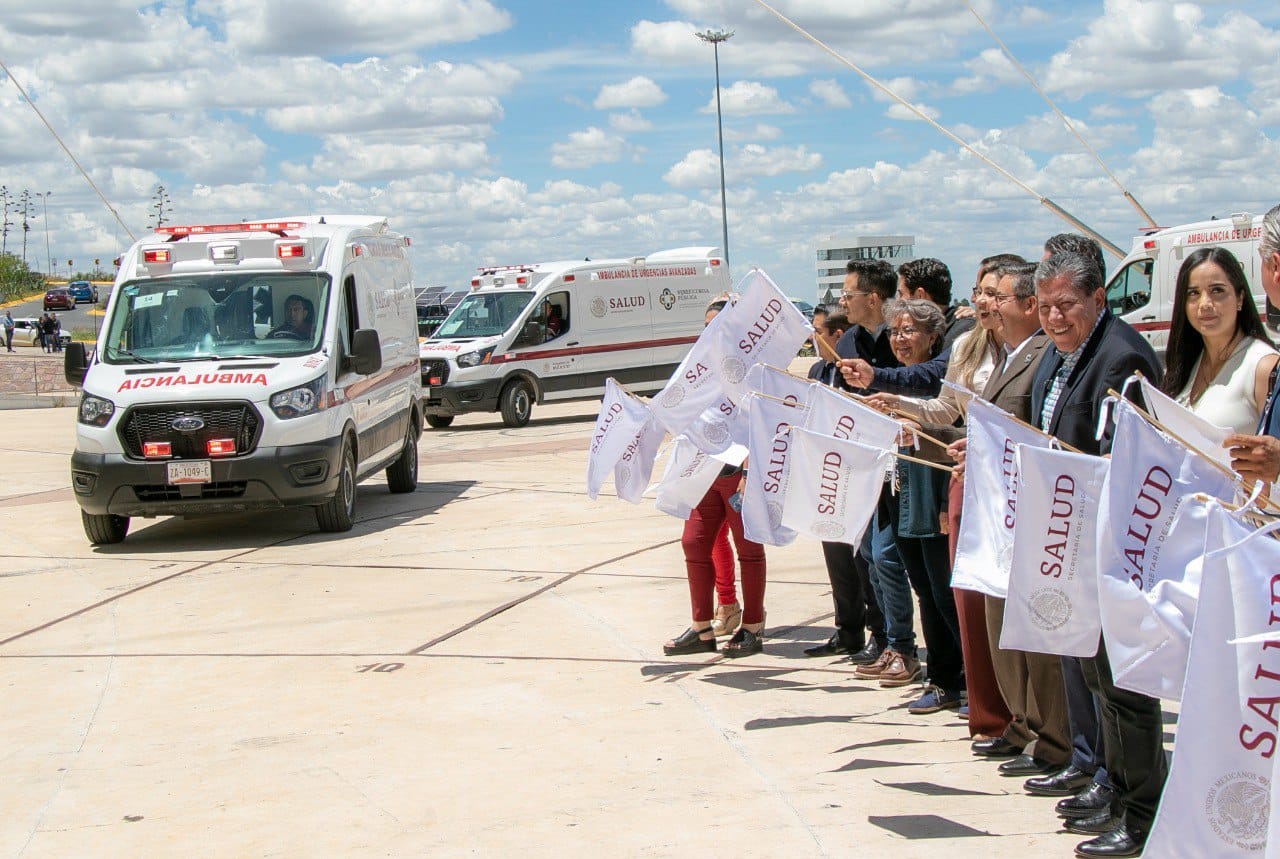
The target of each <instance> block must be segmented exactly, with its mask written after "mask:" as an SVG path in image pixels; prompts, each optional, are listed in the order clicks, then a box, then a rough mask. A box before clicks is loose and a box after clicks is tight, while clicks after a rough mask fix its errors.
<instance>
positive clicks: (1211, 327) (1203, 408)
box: [1161, 247, 1280, 433]
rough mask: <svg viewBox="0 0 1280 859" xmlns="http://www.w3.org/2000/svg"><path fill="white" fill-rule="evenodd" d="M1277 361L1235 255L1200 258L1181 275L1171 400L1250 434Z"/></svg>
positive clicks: (1167, 386) (1168, 376) (1167, 385)
mask: <svg viewBox="0 0 1280 859" xmlns="http://www.w3.org/2000/svg"><path fill="white" fill-rule="evenodd" d="M1278 360H1280V355H1277V353H1276V350H1275V348H1274V345H1273V344H1272V342H1271V338H1270V337H1269V336H1267V331H1266V329H1265V328H1264V327H1263V325H1262V319H1261V318H1260V317H1259V316H1258V308H1257V306H1256V305H1255V304H1254V300H1253V296H1252V295H1251V294H1250V292H1249V282H1248V281H1247V280H1245V276H1244V270H1243V269H1242V268H1241V267H1240V261H1239V260H1237V259H1236V258H1235V255H1234V254H1232V253H1231V251H1229V250H1226V249H1224V248H1218V247H1211V248H1202V249H1200V250H1198V251H1195V252H1194V253H1192V254H1191V255H1190V256H1188V257H1187V258H1186V260H1185V261H1184V262H1183V263H1182V268H1180V269H1179V270H1178V281H1177V285H1176V287H1175V290H1174V298H1173V320H1172V322H1171V324H1170V327H1169V344H1168V346H1167V348H1166V351H1165V367H1166V370H1165V375H1164V384H1163V385H1162V386H1161V387H1162V389H1163V390H1164V392H1165V393H1166V394H1168V395H1169V396H1171V397H1173V398H1175V399H1176V400H1177V401H1178V402H1180V403H1182V404H1183V405H1185V406H1186V407H1187V408H1189V409H1191V410H1192V411H1193V412H1195V413H1196V414H1198V415H1200V416H1201V417H1203V418H1204V419H1205V420H1208V421H1210V422H1211V423H1215V424H1217V425H1218V426H1220V427H1226V428H1228V429H1231V430H1233V431H1234V432H1242V433H1253V432H1257V429H1258V417H1259V415H1260V414H1261V413H1262V407H1263V406H1264V405H1265V404H1266V401H1267V393H1268V392H1269V391H1270V390H1271V384H1270V380H1271V373H1272V371H1273V370H1275V367H1276V363H1277V361H1278Z"/></svg>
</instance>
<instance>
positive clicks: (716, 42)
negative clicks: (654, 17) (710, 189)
mask: <svg viewBox="0 0 1280 859" xmlns="http://www.w3.org/2000/svg"><path fill="white" fill-rule="evenodd" d="M694 35H695V36H697V37H698V38H699V39H701V40H702V41H704V42H710V43H711V50H712V52H713V53H714V55H715V59H716V139H717V140H718V141H719V143H720V229H721V231H722V235H721V238H722V239H723V241H724V248H723V250H724V267H725V269H726V270H727V269H728V268H729V207H728V205H727V204H726V202H725V192H724V119H723V117H722V115H721V113H720V43H721V42H727V41H729V39H730V37H732V36H733V30H703V31H702V32H700V33H694Z"/></svg>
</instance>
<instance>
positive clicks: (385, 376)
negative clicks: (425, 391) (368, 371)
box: [340, 363, 422, 400]
mask: <svg viewBox="0 0 1280 859" xmlns="http://www.w3.org/2000/svg"><path fill="white" fill-rule="evenodd" d="M420 372H422V370H421V366H420V365H419V364H417V363H414V364H402V365H401V366H399V367H397V368H395V369H394V370H385V371H383V372H381V373H379V374H378V375H376V376H370V377H369V378H368V379H361V380H360V381H358V382H352V383H351V384H350V385H347V386H346V387H345V388H341V389H340V390H341V391H342V395H343V396H344V397H345V398H346V399H348V400H354V399H355V398H357V397H362V396H364V395H365V394H367V393H369V392H370V391H373V390H376V389H378V388H381V387H382V386H383V385H390V384H392V383H393V382H399V381H400V380H402V379H408V378H411V377H412V376H414V375H416V374H418V373H420Z"/></svg>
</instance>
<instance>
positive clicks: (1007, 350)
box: [1000, 328, 1040, 373]
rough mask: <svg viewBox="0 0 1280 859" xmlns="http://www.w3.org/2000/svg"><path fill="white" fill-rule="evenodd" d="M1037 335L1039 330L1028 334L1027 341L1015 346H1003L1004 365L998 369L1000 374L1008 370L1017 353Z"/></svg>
mask: <svg viewBox="0 0 1280 859" xmlns="http://www.w3.org/2000/svg"><path fill="white" fill-rule="evenodd" d="M1039 333H1040V329H1039V328H1037V329H1036V330H1035V331H1033V332H1031V333H1030V334H1028V335H1027V339H1025V340H1023V341H1022V342H1021V343H1019V344H1018V345H1017V346H1013V347H1010V346H1009V344H1008V343H1006V344H1004V364H1003V365H1002V366H1001V367H1000V372H1001V373H1003V372H1005V371H1006V370H1008V369H1009V367H1010V365H1012V364H1013V359H1014V358H1016V357H1018V353H1019V352H1021V351H1022V350H1023V349H1025V348H1026V346H1027V344H1028V343H1030V342H1031V340H1032V338H1034V337H1035V336H1036V335H1037V334H1039Z"/></svg>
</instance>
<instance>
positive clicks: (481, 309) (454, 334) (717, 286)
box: [421, 248, 729, 427]
mask: <svg viewBox="0 0 1280 859" xmlns="http://www.w3.org/2000/svg"><path fill="white" fill-rule="evenodd" d="M716 250H717V249H716V248H677V249H675V250H669V251H662V252H660V253H654V254H650V255H649V256H647V257H632V258H630V259H610V260H585V261H577V262H549V263H541V264H539V265H512V266H496V267H487V268H482V269H480V272H479V274H477V275H476V276H475V277H473V278H472V279H471V293H470V294H469V295H467V296H466V297H465V298H463V299H462V301H461V303H459V304H458V306H457V307H455V308H454V309H453V312H452V313H450V314H449V318H448V319H446V320H445V321H444V323H443V324H441V326H440V327H439V328H438V329H436V331H435V332H434V333H433V334H432V336H431V338H430V339H429V340H426V341H425V342H423V343H422V346H421V358H422V385H423V412H424V413H425V414H426V419H427V423H428V424H430V425H431V426H433V427H447V426H448V425H449V424H450V423H452V422H453V418H454V416H456V415H459V414H463V413H465V412H492V411H500V412H501V413H502V421H503V423H504V424H506V425H507V426H509V427H519V426H524V425H525V424H527V423H528V422H529V416H530V414H531V412H532V411H533V405H534V403H542V402H552V401H563V400H575V399H588V398H595V397H599V396H600V395H601V394H602V393H603V392H604V383H605V379H606V378H608V377H610V376H612V377H614V378H615V379H617V380H618V381H619V382H621V383H622V384H624V385H626V386H627V387H628V388H629V389H630V390H632V391H634V392H635V393H651V392H654V391H657V390H660V389H661V388H662V386H663V385H664V384H666V381H667V379H668V378H669V377H670V376H671V374H672V373H673V372H674V371H675V369H676V366H677V365H678V364H679V363H680V361H681V360H682V359H683V358H684V356H685V353H686V352H688V351H689V347H690V346H691V345H692V344H693V341H694V340H696V339H697V338H698V334H699V333H700V332H701V331H702V328H703V321H704V317H705V315H706V309H707V304H708V303H709V302H711V301H712V300H713V299H714V298H715V297H716V296H718V295H720V294H721V293H722V292H725V291H726V290H728V289H729V273H728V270H727V268H726V266H725V265H724V260H723V259H722V258H721V257H720V256H719V255H718V253H716Z"/></svg>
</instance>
